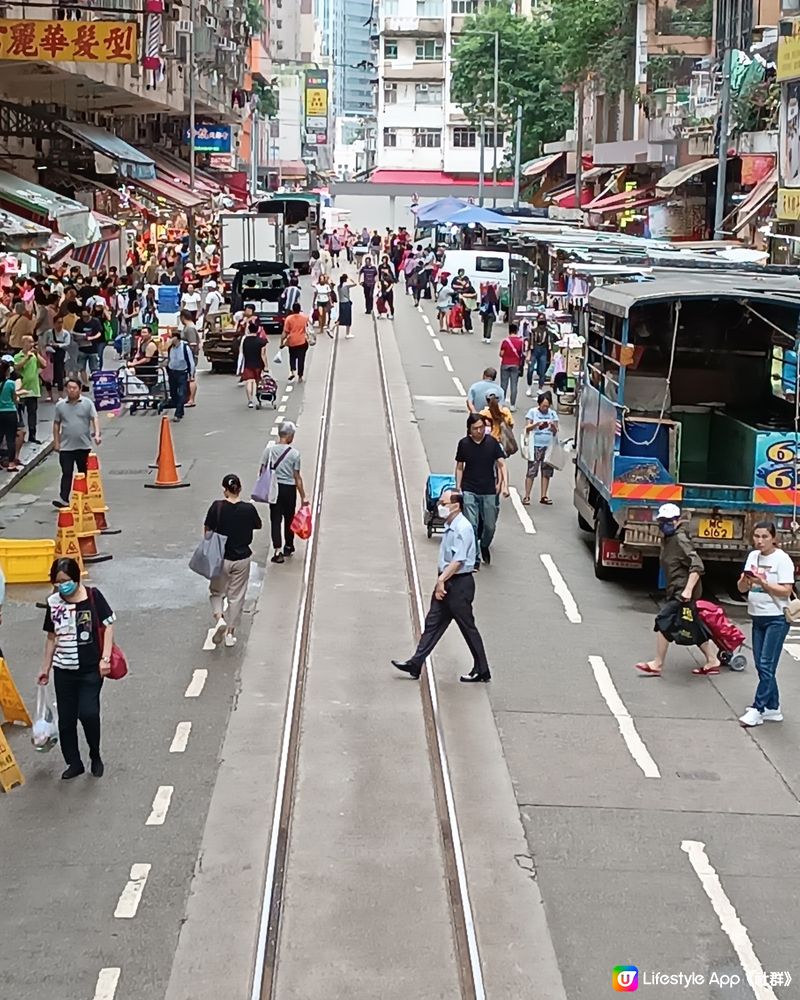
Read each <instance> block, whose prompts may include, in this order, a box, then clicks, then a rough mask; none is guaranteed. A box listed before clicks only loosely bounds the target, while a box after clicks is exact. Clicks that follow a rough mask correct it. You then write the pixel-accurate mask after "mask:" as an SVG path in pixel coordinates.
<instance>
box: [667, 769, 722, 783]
mask: <svg viewBox="0 0 800 1000" xmlns="http://www.w3.org/2000/svg"><path fill="white" fill-rule="evenodd" d="M675 774H676V776H677V777H678V778H685V779H687V780H688V781H720V780H721V779H720V776H719V775H718V774H717V772H716V771H676V772H675Z"/></svg>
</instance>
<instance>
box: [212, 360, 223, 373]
mask: <svg viewBox="0 0 800 1000" xmlns="http://www.w3.org/2000/svg"><path fill="white" fill-rule="evenodd" d="M221 371H222V366H221V365H220V363H219V362H218V361H212V362H211V374H212V375H219V374H220V372H221Z"/></svg>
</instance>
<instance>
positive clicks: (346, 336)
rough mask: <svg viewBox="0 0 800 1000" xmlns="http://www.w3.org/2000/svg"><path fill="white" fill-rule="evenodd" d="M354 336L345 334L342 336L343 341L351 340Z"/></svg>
mask: <svg viewBox="0 0 800 1000" xmlns="http://www.w3.org/2000/svg"><path fill="white" fill-rule="evenodd" d="M354 336H355V334H353V333H346V334H345V335H344V339H345V340H352V339H353V337H354Z"/></svg>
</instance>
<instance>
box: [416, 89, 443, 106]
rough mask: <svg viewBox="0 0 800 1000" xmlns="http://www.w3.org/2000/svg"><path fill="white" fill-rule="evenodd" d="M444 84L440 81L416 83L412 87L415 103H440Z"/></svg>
mask: <svg viewBox="0 0 800 1000" xmlns="http://www.w3.org/2000/svg"><path fill="white" fill-rule="evenodd" d="M443 93H444V85H443V84H441V83H418V84H417V85H416V87H415V88H414V99H415V102H416V103H417V104H436V105H438V106H440V105H441V103H442V96H443Z"/></svg>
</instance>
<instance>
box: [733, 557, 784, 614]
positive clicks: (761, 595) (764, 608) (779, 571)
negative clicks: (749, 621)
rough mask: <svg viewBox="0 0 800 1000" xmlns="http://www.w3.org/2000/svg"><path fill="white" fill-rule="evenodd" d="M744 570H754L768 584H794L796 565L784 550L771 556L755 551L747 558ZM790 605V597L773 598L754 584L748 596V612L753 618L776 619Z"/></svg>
mask: <svg viewBox="0 0 800 1000" xmlns="http://www.w3.org/2000/svg"><path fill="white" fill-rule="evenodd" d="M744 568H745V569H746V570H752V572H753V573H755V574H756V575H758V576H760V577H761V578H762V579H764V580H766V581H767V583H772V584H775V583H784V584H785V583H794V563H793V562H792V560H791V558H790V557H789V556H788V555H787V554H786V553H785V552H784V551H783V549H775V551H774V552H773V553H772V555H769V556H765V555H763V553H761V552H758V551H756V550H754V551H753V552H751V553H750V555H749V556H748V557H747V561H746V562H745V564H744ZM788 605H789V598H788V597H773V596H772V595H771V594H768V593H767V592H766V591H765V590H762V589H761V587H759V586H758V584H757V583H753V586H752V587H751V588H750V591H749V592H748V594H747V610H748V612H749V613H750V614H751V615H753V616H758V615H764V616H766V615H771V616H772V617H773V618H774V617H775V616H776V615H780V614H782V613H783V609H784V608H786V607H788Z"/></svg>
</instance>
